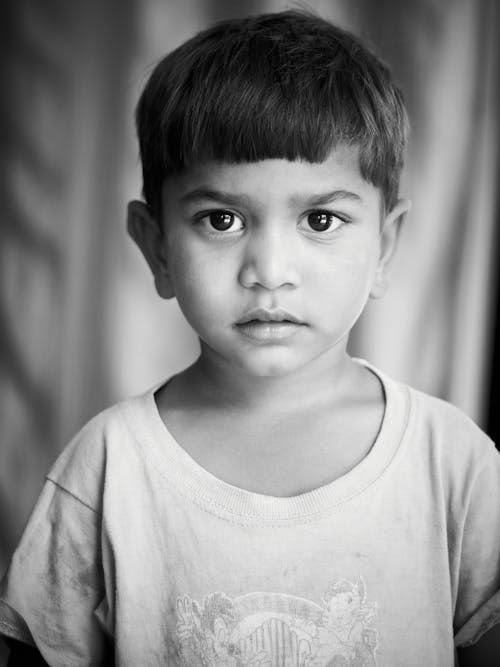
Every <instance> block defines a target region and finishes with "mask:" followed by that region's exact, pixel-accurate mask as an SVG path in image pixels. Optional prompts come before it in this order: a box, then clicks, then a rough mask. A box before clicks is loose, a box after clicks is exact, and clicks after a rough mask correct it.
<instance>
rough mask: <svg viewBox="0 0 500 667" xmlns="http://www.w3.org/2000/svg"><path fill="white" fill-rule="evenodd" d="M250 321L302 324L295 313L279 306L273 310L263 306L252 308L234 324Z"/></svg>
mask: <svg viewBox="0 0 500 667" xmlns="http://www.w3.org/2000/svg"><path fill="white" fill-rule="evenodd" d="M249 322H252V323H273V324H284V323H288V324H298V325H304V324H305V323H304V322H302V320H300V319H299V318H298V317H297V316H296V315H294V314H293V313H290V312H288V311H286V310H283V309H281V308H277V309H275V310H267V309H265V308H254V309H253V310H250V311H249V312H247V313H245V315H243V317H242V318H241V319H239V320H238V321H237V322H236V325H237V326H239V325H242V324H248V323H249Z"/></svg>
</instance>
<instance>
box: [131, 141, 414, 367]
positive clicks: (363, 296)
mask: <svg viewBox="0 0 500 667" xmlns="http://www.w3.org/2000/svg"><path fill="white" fill-rule="evenodd" d="M406 208H407V205H406V202H399V203H398V205H397V206H396V207H395V209H394V210H393V211H392V212H391V213H389V215H387V216H386V217H385V218H384V219H383V220H381V209H382V207H381V195H380V192H379V190H378V189H377V188H375V187H374V186H373V185H371V184H369V183H367V182H366V181H365V180H364V179H363V178H362V176H361V174H360V171H359V166H358V156H357V151H356V150H355V149H347V148H344V149H339V150H337V151H335V152H334V153H332V154H331V155H330V157H329V158H328V159H327V160H325V161H324V162H322V163H319V164H311V163H308V162H298V161H297V162H290V161H288V160H263V161H261V162H255V163H243V164H226V163H207V164H200V165H197V166H196V167H191V168H189V169H186V170H184V171H183V172H182V173H181V174H179V175H176V176H172V177H169V178H168V179H167V181H166V183H165V185H164V191H163V219H162V220H161V221H156V220H154V219H152V218H151V216H150V214H149V213H148V210H147V209H146V207H145V206H144V205H141V204H140V203H139V202H135V203H133V204H132V205H131V207H130V217H129V229H130V232H131V234H132V236H133V237H134V239H135V240H136V242H137V243H138V244H139V246H140V247H141V249H142V251H143V252H144V254H145V256H146V258H147V260H148V262H149V264H150V266H151V268H152V270H153V273H154V275H155V280H156V285H157V289H158V291H159V293H160V294H161V296H164V297H166V298H168V297H171V296H175V297H176V298H177V299H178V302H179V305H180V307H181V309H182V311H183V312H184V315H185V316H186V318H187V320H188V321H189V323H190V324H191V326H192V327H193V328H194V330H195V331H196V332H197V334H198V336H199V337H200V341H201V349H202V355H206V356H207V357H210V359H211V360H212V361H216V362H219V363H229V364H231V365H233V366H234V365H236V366H238V367H239V368H240V369H242V370H244V371H245V372H247V373H250V374H252V375H256V376H282V375H287V374H289V373H292V372H294V371H296V370H299V369H301V368H304V367H305V366H306V365H307V364H309V363H311V362H315V363H320V364H321V363H322V362H324V363H326V364H328V363H330V362H334V361H335V359H337V358H339V355H342V356H343V354H344V353H345V347H346V344H347V336H348V333H349V331H350V330H351V328H352V326H353V324H354V323H355V322H356V320H357V319H358V317H359V315H360V314H361V312H362V310H363V308H364V306H365V304H366V302H367V299H368V298H369V296H373V297H378V296H382V295H383V293H384V292H385V289H386V280H387V269H388V266H389V263H390V259H391V257H392V254H393V251H394V249H395V245H396V239H397V231H398V227H399V221H400V219H401V215H402V214H403V213H404V212H405V210H406ZM162 228H163V229H164V230H165V233H164V235H163V236H162V233H161V229H162Z"/></svg>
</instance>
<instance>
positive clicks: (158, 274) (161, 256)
mask: <svg viewBox="0 0 500 667" xmlns="http://www.w3.org/2000/svg"><path fill="white" fill-rule="evenodd" d="M127 229H128V233H129V234H130V236H131V237H132V238H133V240H134V241H135V242H136V243H137V245H138V246H139V248H140V250H141V252H142V254H143V255H144V258H145V259H146V261H147V263H148V264H149V268H150V269H151V272H152V273H153V276H154V281H155V286H156V291H157V292H158V294H159V295H160V296H161V297H162V298H163V299H171V298H172V297H173V296H174V290H173V287H172V283H171V280H170V276H169V271H168V262H167V245H166V240H165V236H164V234H163V230H162V227H161V224H160V222H159V221H158V219H157V218H156V217H155V216H154V215H153V214H152V212H151V210H150V208H149V207H148V206H147V205H146V204H144V202H142V201H131V202H129V205H128V208H127Z"/></svg>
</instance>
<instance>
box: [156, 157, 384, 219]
mask: <svg viewBox="0 0 500 667" xmlns="http://www.w3.org/2000/svg"><path fill="white" fill-rule="evenodd" d="M217 192H220V193H223V194H224V195H231V196H234V197H236V198H240V199H241V200H242V201H244V200H247V201H248V202H249V203H259V204H264V203H265V204H268V205H272V204H273V203H276V204H291V205H293V204H294V203H297V204H300V203H302V200H310V199H312V198H314V197H315V196H316V197H318V198H320V197H321V196H322V195H327V194H328V193H332V192H339V193H344V195H345V196H344V198H345V199H346V200H351V201H353V202H356V204H357V205H359V206H363V207H366V208H368V209H370V208H372V207H375V208H376V209H377V210H378V208H379V205H380V193H379V190H378V188H376V187H375V186H373V185H372V184H371V183H368V182H367V181H366V180H365V179H364V178H363V177H362V175H361V171H360V167H359V151H358V150H357V149H356V148H350V147H341V148H338V149H336V150H334V151H332V153H330V155H329V156H328V157H327V159H326V160H324V161H323V162H313V163H311V162H307V161H304V160H295V161H290V160H284V159H266V160H260V161H258V162H243V163H236V164H233V163H227V162H202V163H198V164H194V165H191V166H189V167H186V168H184V169H183V170H182V171H181V172H180V173H177V174H175V175H172V176H169V177H168V178H167V179H165V183H164V186H163V195H164V200H166V201H172V200H174V201H176V202H179V203H185V204H189V203H192V202H194V201H196V199H202V198H203V196H204V193H211V194H212V195H213V194H216V193H217Z"/></svg>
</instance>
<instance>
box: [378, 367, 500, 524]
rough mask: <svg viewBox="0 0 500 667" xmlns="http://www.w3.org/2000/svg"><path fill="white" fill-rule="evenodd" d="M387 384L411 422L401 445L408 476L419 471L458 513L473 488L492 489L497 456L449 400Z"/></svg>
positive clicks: (488, 441)
mask: <svg viewBox="0 0 500 667" xmlns="http://www.w3.org/2000/svg"><path fill="white" fill-rule="evenodd" d="M389 382H390V383H393V387H397V388H399V390H400V392H403V393H405V394H406V396H407V402H408V407H409V409H408V413H409V418H408V421H407V428H406V433H405V436H404V441H405V443H406V447H405V449H406V452H407V454H408V457H407V465H408V466H409V470H410V471H413V472H412V473H411V474H416V473H417V471H419V472H420V473H421V475H423V476H424V477H425V479H427V480H428V484H430V485H431V487H433V488H434V491H436V492H438V493H439V494H440V495H441V494H442V495H443V497H446V498H448V500H449V501H450V502H451V505H452V506H454V505H455V503H456V506H457V507H458V508H459V511H462V510H463V507H464V503H465V504H467V503H468V501H469V498H470V494H471V493H472V492H473V490H474V489H476V490H477V489H478V487H480V486H482V485H484V488H485V489H486V488H489V489H490V491H491V490H492V489H493V488H495V489H496V487H497V486H498V484H499V476H500V453H499V452H498V450H497V449H496V447H495V444H494V443H493V441H492V440H491V439H490V438H489V437H488V435H487V434H486V433H484V431H483V430H482V429H481V428H480V427H479V426H478V425H477V424H476V423H475V422H474V420H472V419H471V418H470V417H469V416H468V415H466V414H465V413H464V412H463V411H462V410H460V409H459V408H458V407H456V406H455V405H453V404H451V403H449V402H448V401H445V400H443V399H440V398H437V397H435V396H431V395H429V394H427V393H425V392H422V391H419V390H417V389H414V388H412V387H409V386H408V385H405V384H402V383H398V382H395V381H393V380H389ZM419 478H421V479H422V477H419ZM438 489H440V491H438ZM495 493H496V491H495Z"/></svg>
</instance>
